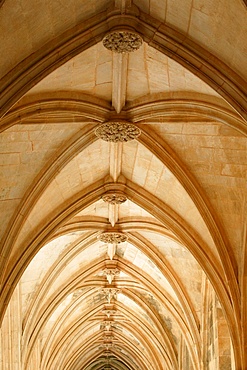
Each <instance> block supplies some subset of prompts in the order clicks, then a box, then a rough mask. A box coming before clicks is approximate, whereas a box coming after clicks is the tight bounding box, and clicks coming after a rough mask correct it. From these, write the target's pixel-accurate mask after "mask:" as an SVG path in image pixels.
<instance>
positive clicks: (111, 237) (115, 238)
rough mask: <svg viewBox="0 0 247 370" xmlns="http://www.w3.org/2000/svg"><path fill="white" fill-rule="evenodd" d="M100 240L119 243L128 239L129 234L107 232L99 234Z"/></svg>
mask: <svg viewBox="0 0 247 370" xmlns="http://www.w3.org/2000/svg"><path fill="white" fill-rule="evenodd" d="M98 238H99V240H100V241H101V242H103V243H109V244H119V243H123V242H126V240H128V237H127V235H125V234H124V233H121V232H105V233H102V234H100V235H99V237H98Z"/></svg>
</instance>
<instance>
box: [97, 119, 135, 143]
mask: <svg viewBox="0 0 247 370" xmlns="http://www.w3.org/2000/svg"><path fill="white" fill-rule="evenodd" d="M140 134H141V130H140V129H139V128H138V127H137V126H135V125H133V124H132V123H129V122H128V121H109V122H105V123H102V124H101V125H100V126H98V127H97V128H96V130H95V135H96V136H97V137H99V138H100V139H102V140H104V141H110V142H113V143H118V142H127V141H130V140H134V139H136V138H137V137H138V136H140Z"/></svg>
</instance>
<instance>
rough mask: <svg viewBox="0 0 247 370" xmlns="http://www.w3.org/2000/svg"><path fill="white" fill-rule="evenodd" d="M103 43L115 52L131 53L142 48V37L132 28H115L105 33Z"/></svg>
mask: <svg viewBox="0 0 247 370" xmlns="http://www.w3.org/2000/svg"><path fill="white" fill-rule="evenodd" d="M103 45H104V47H105V48H106V49H108V50H111V51H113V52H115V53H131V52H133V51H136V50H138V49H139V48H140V46H141V45H142V38H141V36H140V35H138V33H137V32H134V31H132V30H115V31H112V32H109V33H107V34H106V35H105V37H104V38H103Z"/></svg>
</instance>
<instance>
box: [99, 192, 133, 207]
mask: <svg viewBox="0 0 247 370" xmlns="http://www.w3.org/2000/svg"><path fill="white" fill-rule="evenodd" d="M102 199H103V201H104V202H107V203H109V204H113V205H114V204H122V203H124V202H126V200H127V197H126V195H125V194H123V193H121V192H120V191H118V192H116V191H115V192H107V193H106V194H104V195H103V196H102Z"/></svg>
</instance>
